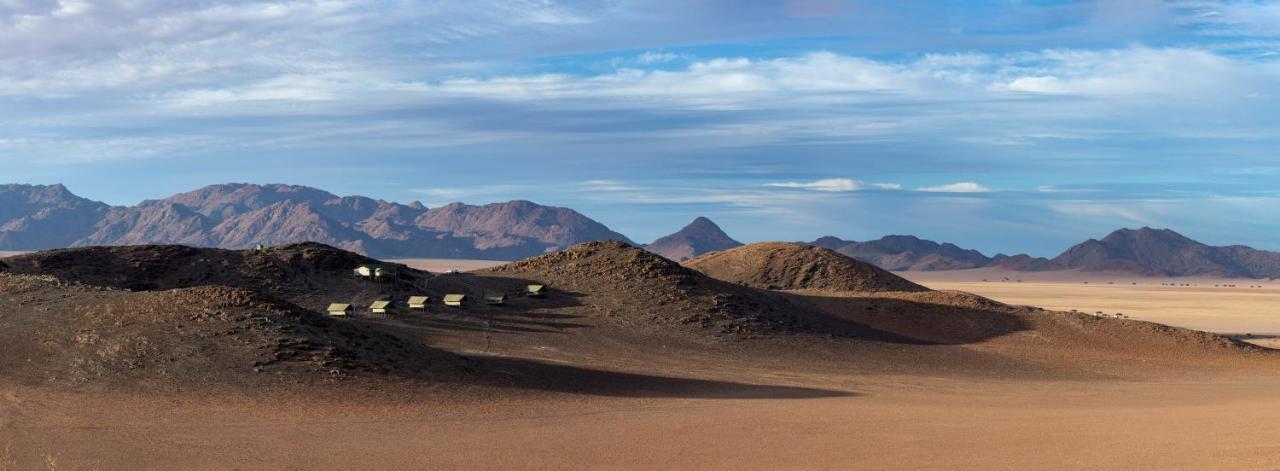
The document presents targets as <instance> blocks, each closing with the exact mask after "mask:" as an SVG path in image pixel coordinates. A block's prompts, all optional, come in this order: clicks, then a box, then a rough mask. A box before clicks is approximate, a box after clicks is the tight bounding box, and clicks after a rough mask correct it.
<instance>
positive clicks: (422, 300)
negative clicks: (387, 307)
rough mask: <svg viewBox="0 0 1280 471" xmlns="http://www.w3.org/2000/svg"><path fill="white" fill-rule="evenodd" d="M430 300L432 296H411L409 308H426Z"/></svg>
mask: <svg viewBox="0 0 1280 471" xmlns="http://www.w3.org/2000/svg"><path fill="white" fill-rule="evenodd" d="M429 302H431V298H430V297H428V296H409V309H417V310H419V311H421V310H425V309H426V308H427V303H429Z"/></svg>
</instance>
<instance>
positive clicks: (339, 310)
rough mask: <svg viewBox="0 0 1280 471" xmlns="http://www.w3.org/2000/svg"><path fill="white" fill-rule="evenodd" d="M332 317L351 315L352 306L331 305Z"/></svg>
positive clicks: (330, 313) (330, 312)
mask: <svg viewBox="0 0 1280 471" xmlns="http://www.w3.org/2000/svg"><path fill="white" fill-rule="evenodd" d="M328 311H329V315H330V316H349V315H351V305H350V304H343V303H333V304H330V305H329V309H328Z"/></svg>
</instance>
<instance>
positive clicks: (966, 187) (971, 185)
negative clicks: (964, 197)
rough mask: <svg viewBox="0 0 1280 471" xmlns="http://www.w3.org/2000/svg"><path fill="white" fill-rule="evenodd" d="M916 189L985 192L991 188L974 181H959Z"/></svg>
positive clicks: (933, 191)
mask: <svg viewBox="0 0 1280 471" xmlns="http://www.w3.org/2000/svg"><path fill="white" fill-rule="evenodd" d="M916 191H923V192H928V193H987V192H990V191H991V188H988V187H986V186H985V185H982V184H979V183H975V182H959V183H951V184H947V185H938V186H923V187H920V188H916Z"/></svg>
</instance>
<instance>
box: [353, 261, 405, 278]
mask: <svg viewBox="0 0 1280 471" xmlns="http://www.w3.org/2000/svg"><path fill="white" fill-rule="evenodd" d="M353 273H354V274H355V276H357V277H359V278H368V279H370V280H373V281H387V280H392V279H395V278H396V277H397V276H398V275H399V274H400V272H399V270H397V269H396V267H394V266H390V265H360V266H358V267H356V268H355V270H353Z"/></svg>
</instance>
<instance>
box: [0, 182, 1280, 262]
mask: <svg viewBox="0 0 1280 471" xmlns="http://www.w3.org/2000/svg"><path fill="white" fill-rule="evenodd" d="M597 240H617V241H622V242H627V243H631V242H630V240H629V239H627V237H626V236H624V235H622V234H619V233H617V232H614V231H612V230H610V229H609V228H608V227H606V226H605V225H604V224H601V223H599V222H597V221H595V220H592V219H591V218H588V217H587V216H584V215H582V214H581V213H578V212H577V211H574V210H572V209H569V208H559V207H551V206H543V205H539V204H535V203H532V202H529V201H520V200H516V201H508V202H505V203H493V204H487V205H483V206H473V205H468V204H463V203H452V204H447V205H444V206H440V207H435V208H427V207H426V206H425V205H423V204H422V203H419V202H413V203H410V204H400V203H394V202H387V201H382V200H376V199H372V198H366V197H363V196H337V195H334V194H332V193H328V192H325V191H322V190H318V189H315V188H309V187H305V186H296V185H281V184H271V185H256V184H245V183H230V184H221V185H212V186H207V187H204V188H201V189H198V190H195V191H191V192H187V193H180V194H177V195H173V196H170V197H168V198H165V199H161V200H148V201H143V202H142V203H139V204H137V205H135V206H111V205H108V204H105V203H101V202H97V201H92V200H89V199H86V198H82V197H80V196H77V195H75V194H73V193H71V192H70V191H69V190H68V189H67V188H66V187H64V186H62V185H47V186H42V185H16V184H11V185H0V250H11V251H26V250H41V249H49V248H60V247H75V246H90V245H136V244H183V245H192V246H200V247H218V248H231V249H239V248H248V247H253V246H255V245H258V244H265V245H279V244H286V243H292V242H302V241H314V242H322V243H325V244H329V245H332V246H335V247H340V248H343V249H347V250H351V251H354V252H359V253H363V254H366V255H370V256H373V257H379V258H477V259H490V260H514V259H519V258H525V257H530V256H534V255H538V254H542V253H545V252H550V251H555V250H560V249H564V248H567V247H569V246H571V245H574V244H578V243H582V242H589V241H597ZM809 244H810V245H815V246H819V247H824V248H827V249H830V250H833V251H836V252H838V253H841V254H844V255H846V256H849V257H852V258H855V259H859V260H862V261H865V262H869V263H872V264H875V265H878V266H880V267H881V268H884V269H887V270H895V271H904V270H917V271H934V270H960V269H971V268H983V267H994V268H1001V269H1006V270H1014V271H1050V270H1080V271H1108V272H1125V273H1133V274H1140V275H1151V276H1220V277H1237V278H1280V253H1276V252H1267V251H1262V250H1256V249H1253V248H1250V247H1246V246H1241V245H1232V246H1225V247H1216V246H1210V245H1206V244H1203V243H1200V242H1197V241H1195V240H1192V239H1190V238H1187V237H1185V236H1183V235H1181V234H1178V233H1176V232H1174V231H1172V230H1169V229H1153V228H1149V227H1143V228H1140V229H1121V230H1118V231H1115V232H1113V233H1111V234H1110V235H1108V236H1106V237H1104V238H1102V239H1101V240H1098V239H1089V240H1087V241H1085V242H1082V243H1080V244H1077V245H1075V246H1073V247H1071V248H1069V249H1067V250H1066V251H1064V252H1062V254H1060V255H1058V256H1056V257H1054V258H1052V259H1047V258H1040V257H1032V256H1029V255H1012V256H1009V255H1003V254H999V255H995V256H992V257H988V256H986V255H984V254H982V253H981V252H978V251H976V250H971V249H965V248H961V247H959V246H956V245H955V244H951V243H938V242H934V241H930V240H925V239H920V238H918V237H915V236H910V235H890V236H886V237H883V238H880V239H877V240H872V241H865V242H858V241H851V240H844V239H840V238H837V237H830V236H828V237H822V238H819V239H817V240H814V241H812V242H809ZM741 245H742V243H741V242H738V241H736V240H734V239H733V238H732V237H730V236H729V235H728V234H726V233H725V232H724V231H723V230H722V229H721V228H720V227H719V226H717V225H716V224H715V223H714V222H712V221H711V220H710V219H707V218H705V217H699V218H697V219H695V220H694V221H693V222H691V223H690V224H689V225H687V226H685V227H684V228H682V229H680V230H679V231H677V232H676V233H673V234H671V235H668V236H665V237H661V238H659V239H657V240H655V241H654V242H653V243H651V244H649V245H647V246H644V247H645V248H646V249H648V250H649V251H652V252H654V253H657V254H659V255H662V256H663V257H666V258H668V259H671V260H675V261H681V260H687V259H691V258H694V257H698V256H700V255H703V254H706V253H709V252H717V251H723V250H728V249H732V248H735V247H739V246H741Z"/></svg>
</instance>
